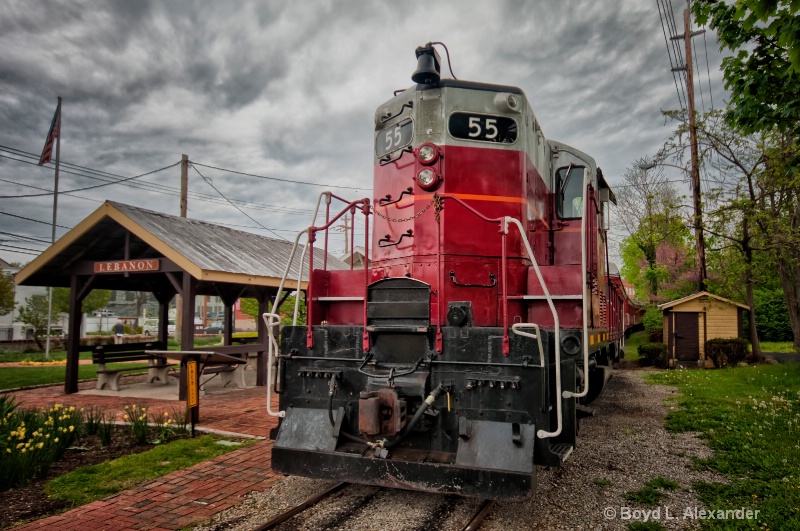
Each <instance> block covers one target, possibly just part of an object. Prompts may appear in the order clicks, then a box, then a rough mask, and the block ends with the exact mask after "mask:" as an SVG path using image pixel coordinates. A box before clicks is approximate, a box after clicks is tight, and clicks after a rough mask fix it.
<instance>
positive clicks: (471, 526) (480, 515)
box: [462, 500, 497, 531]
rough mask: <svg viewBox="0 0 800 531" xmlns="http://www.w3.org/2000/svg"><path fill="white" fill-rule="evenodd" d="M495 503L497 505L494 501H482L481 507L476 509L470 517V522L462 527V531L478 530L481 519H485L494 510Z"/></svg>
mask: <svg viewBox="0 0 800 531" xmlns="http://www.w3.org/2000/svg"><path fill="white" fill-rule="evenodd" d="M495 503H497V501H496V500H483V503H481V506H480V507H478V510H477V511H476V512H475V514H474V515H473V516H472V520H470V521H469V523H468V524H467V525H466V526H464V529H463V530H462V531H475V530H476V529H479V528H480V527H481V523H482V522H483V519H484V518H486V517H487V516H488V515H489V513H490V512H492V509H494V505H495Z"/></svg>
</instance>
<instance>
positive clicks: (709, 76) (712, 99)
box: [703, 30, 714, 111]
mask: <svg viewBox="0 0 800 531" xmlns="http://www.w3.org/2000/svg"><path fill="white" fill-rule="evenodd" d="M703 46H704V47H705V49H706V73H707V74H708V94H709V96H710V98H711V110H712V111H713V110H714V91H712V90H711V68H709V66H708V43H707V42H706V32H705V30H703Z"/></svg>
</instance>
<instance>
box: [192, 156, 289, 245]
mask: <svg viewBox="0 0 800 531" xmlns="http://www.w3.org/2000/svg"><path fill="white" fill-rule="evenodd" d="M190 164H191V166H192V168H193V169H194V171H196V172H197V175H199V176H200V177H201V178H202V179H203V180H204V181H205V182H206V184H207V185H209V186H210V187H211V188H213V189H214V191H215V192H217V193H218V194H219V195H220V196H221V197H222V198H223V199H225V200H226V201H227V202H228V203H229V204H230V205H231V206H232V207H233V208H235V209H236V210H238V211H239V212H241V213H242V214H244V215H245V216H247V217H248V218H249V219H250V221H252V222H253V223H255V224H256V225H258V226H259V227H261V228H262V229H264V230H267V231H269V232H271V233H272V234H274V235H275V236H277V237H278V238H280V239H282V240H285V239H286V238H284V237H283V236H281V235H280V234H278V233H277V232H275V231H274V230H272V229H270V228H267V227H265V226H264V225H262V224H261V223H259V222H258V221H257V220H256V219H255V218H253V217H252V216H251V215H250V214H248V213H247V212H245V211H244V210H242V209H241V208H239V207H238V206H236V205H235V204H234V203H233V202H232V201H231V200H230V199H228V198H227V197H225V194H223V193H222V192H220V191H219V189H217V187H216V186H214V184H213V183H212V182H211V179H209V178H207V177H206V176H205V175H203V174H202V173H200V170H198V169H197V168H195V165H194V164H192V163H190Z"/></svg>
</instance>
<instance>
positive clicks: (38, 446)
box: [36, 443, 44, 450]
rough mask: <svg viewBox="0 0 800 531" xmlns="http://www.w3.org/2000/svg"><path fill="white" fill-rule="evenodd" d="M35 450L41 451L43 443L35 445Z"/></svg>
mask: <svg viewBox="0 0 800 531" xmlns="http://www.w3.org/2000/svg"><path fill="white" fill-rule="evenodd" d="M36 448H38V449H39V450H41V449H42V448H44V443H39V444H37V445H36Z"/></svg>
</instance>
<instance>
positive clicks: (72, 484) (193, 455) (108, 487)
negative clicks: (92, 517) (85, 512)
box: [45, 435, 254, 506]
mask: <svg viewBox="0 0 800 531" xmlns="http://www.w3.org/2000/svg"><path fill="white" fill-rule="evenodd" d="M218 440H219V438H218V437H215V436H211V435H204V436H202V437H197V438H195V439H181V440H177V441H173V442H170V443H167V444H163V445H159V446H156V447H154V448H153V449H152V450H148V451H146V452H143V453H140V454H133V455H126V456H124V457H120V458H119V459H114V460H113V461H106V462H105V463H101V464H99V465H93V466H88V467H83V468H80V469H78V470H75V471H73V472H70V473H68V474H65V475H63V476H60V477H58V478H56V479H54V480H52V481H50V482H49V483H48V484H47V486H46V487H45V491H46V492H47V494H48V495H49V496H50V497H52V498H55V499H59V500H66V501H69V502H70V503H72V504H73V505H75V506H78V505H84V504H87V503H90V502H92V501H94V500H99V499H101V498H104V497H106V496H111V495H112V494H115V493H117V492H120V491H122V490H125V489H129V488H131V487H133V486H135V485H137V484H139V483H141V482H143V481H147V480H151V479H155V478H158V477H161V476H164V475H166V474H169V473H170V472H174V471H176V470H181V469H184V468H188V467H190V466H192V465H195V464H197V463H199V462H201V461H206V460H208V459H212V458H214V457H217V456H219V455H222V454H225V453H227V452H229V451H231V450H236V449H238V448H242V447H243V446H249V445H251V444H253V443H254V441H247V442H245V443H243V444H242V445H241V446H226V445H222V444H218V443H217V441H218Z"/></svg>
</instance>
